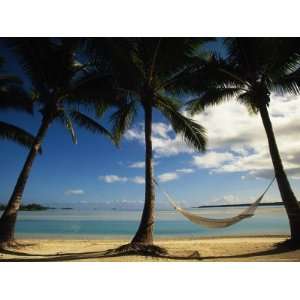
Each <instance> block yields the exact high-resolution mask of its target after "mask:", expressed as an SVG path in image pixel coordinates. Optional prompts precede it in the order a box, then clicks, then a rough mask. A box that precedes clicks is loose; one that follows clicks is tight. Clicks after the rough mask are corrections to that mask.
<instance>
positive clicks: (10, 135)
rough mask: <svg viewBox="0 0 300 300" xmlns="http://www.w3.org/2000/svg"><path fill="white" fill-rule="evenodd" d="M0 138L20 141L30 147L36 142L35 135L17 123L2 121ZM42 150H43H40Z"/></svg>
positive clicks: (19, 142) (20, 143) (22, 144)
mask: <svg viewBox="0 0 300 300" xmlns="http://www.w3.org/2000/svg"><path fill="white" fill-rule="evenodd" d="M0 138H1V139H7V140H10V141H13V142H15V143H18V144H19V145H21V146H24V147H26V148H28V149H30V148H31V147H32V145H33V144H34V140H35V137H34V136H33V135H32V134H31V133H29V132H27V131H25V130H24V129H21V128H19V127H17V126H15V125H12V124H9V123H5V122H1V121H0ZM40 152H41V150H40Z"/></svg>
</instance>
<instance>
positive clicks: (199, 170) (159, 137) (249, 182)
mask: <svg viewBox="0 0 300 300" xmlns="http://www.w3.org/2000/svg"><path fill="white" fill-rule="evenodd" d="M218 47H219V44H218V45H217V48H218ZM0 55H2V56H5V57H6V59H7V61H8V62H9V63H8V64H7V65H6V70H7V71H8V72H10V73H14V74H18V75H19V76H21V77H22V78H23V79H24V81H25V85H28V84H29V83H28V81H26V78H24V77H23V75H22V72H21V70H20V69H19V68H18V66H17V64H16V63H15V62H14V60H13V59H12V57H11V56H10V55H9V54H8V53H7V52H6V51H4V50H3V49H2V50H1V53H0ZM272 99H273V100H274V101H272V103H274V105H271V107H270V111H271V117H272V120H273V122H274V127H275V131H276V130H277V133H278V143H279V146H280V149H281V150H282V155H283V158H284V161H285V164H286V167H287V169H288V173H289V174H290V177H291V183H292V185H293V187H294V189H295V191H296V194H297V196H298V198H299V191H300V189H299V178H300V150H299V149H300V147H299V146H300V145H299V142H297V134H298V133H299V129H300V128H299V126H300V111H299V108H298V107H300V106H299V104H298V103H299V100H300V99H299V97H279V96H277V95H272ZM275 104H276V105H275ZM279 112H280V113H279ZM0 119H1V120H2V121H7V122H11V123H14V124H16V125H19V126H21V127H24V128H26V129H27V130H28V131H30V132H32V133H36V131H37V129H38V126H39V123H40V115H39V114H38V113H35V115H34V116H33V117H32V116H28V115H25V114H22V113H15V112H1V113H0ZM195 119H196V120H197V121H199V122H200V123H201V124H202V125H204V126H205V127H206V128H207V130H208V137H209V148H208V152H207V153H206V154H204V155H200V154H199V153H195V152H191V151H190V149H188V148H187V147H185V146H184V144H182V143H180V137H176V136H175V135H174V133H173V132H172V130H171V129H170V127H169V125H168V124H167V123H166V121H165V119H164V118H162V117H161V116H160V115H159V114H158V113H155V116H154V126H153V128H154V129H153V139H154V142H153V144H154V153H155V162H156V165H155V174H156V177H158V179H159V180H160V182H161V185H162V186H163V187H164V188H165V189H167V190H168V191H169V192H171V193H172V195H173V196H174V197H175V198H176V199H178V200H179V202H182V203H183V204H184V205H186V206H193V205H198V204H199V205H200V204H204V203H224V202H225V203H233V202H248V201H252V200H253V199H254V197H256V196H257V195H258V194H259V193H261V192H262V191H263V189H264V188H265V187H266V185H267V184H268V182H269V181H270V178H271V177H272V176H273V175H272V166H271V161H270V157H269V155H268V149H267V144H266V139H265V133H264V131H263V128H262V124H261V121H260V119H259V118H258V117H255V116H249V115H248V114H247V111H246V109H245V108H244V107H241V106H240V105H238V104H236V103H234V102H231V103H228V104H224V105H222V106H218V107H217V108H213V109H208V110H207V111H206V112H205V114H202V115H198V116H196V117H195ZM104 125H105V126H107V127H109V124H108V123H107V122H104ZM142 129H143V128H142V116H139V118H138V120H137V122H136V123H135V126H134V127H133V128H131V129H130V130H129V132H127V133H126V135H125V137H124V139H123V141H122V143H121V147H120V148H119V149H117V148H116V147H114V146H113V145H112V144H111V142H109V141H108V140H107V139H105V138H104V137H102V136H97V135H93V134H91V133H89V132H87V131H85V130H83V129H80V128H76V132H77V136H78V144H77V145H74V144H72V140H71V138H70V135H69V133H68V132H67V130H66V129H65V128H63V126H62V125H60V124H59V123H55V124H53V125H52V126H51V128H50V129H49V131H48V134H47V137H46V139H45V141H44V144H43V154H42V155H39V156H38V157H37V159H36V161H35V162H34V165H33V169H32V172H31V174H30V178H29V181H28V184H27V186H26V190H25V194H24V201H25V202H38V203H47V204H51V203H52V204H57V203H59V204H62V205H63V206H69V205H74V204H84V205H96V204H97V205H99V206H100V207H105V208H112V207H121V208H128V209H132V208H140V207H141V206H142V202H143V199H144V185H143V182H142V181H143V176H144V168H143V166H142V162H143V160H144V145H143V135H142V131H143V130H142ZM0 144H1V146H0V153H1V155H0V166H1V168H0V178H1V181H0V202H1V203H5V202H6V201H7V200H8V199H9V196H10V194H11V192H12V189H13V186H14V184H15V182H16V178H17V176H18V174H19V172H20V170H21V168H22V165H23V163H24V160H25V157H26V154H27V150H26V149H24V148H22V147H20V146H19V145H16V144H14V143H12V142H9V141H3V140H1V141H0ZM157 195H158V207H160V208H162V207H169V206H168V203H167V202H166V201H165V200H164V199H163V197H162V195H161V194H160V193H158V194H157ZM279 200H280V198H279V193H278V190H277V186H276V185H275V186H274V187H273V188H272V189H271V191H270V193H269V194H268V196H267V197H266V201H279Z"/></svg>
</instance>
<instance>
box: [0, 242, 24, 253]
mask: <svg viewBox="0 0 300 300" xmlns="http://www.w3.org/2000/svg"><path fill="white" fill-rule="evenodd" d="M21 246H22V245H21V244H19V243H18V242H17V241H16V240H11V241H2V242H1V241H0V251H1V250H5V249H7V248H14V249H17V248H19V247H21Z"/></svg>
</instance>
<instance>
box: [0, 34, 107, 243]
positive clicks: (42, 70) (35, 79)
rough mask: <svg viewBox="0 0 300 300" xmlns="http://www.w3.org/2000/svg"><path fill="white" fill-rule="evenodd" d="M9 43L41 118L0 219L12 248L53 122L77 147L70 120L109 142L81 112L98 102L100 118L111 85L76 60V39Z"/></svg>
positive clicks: (1, 235)
mask: <svg viewBox="0 0 300 300" xmlns="http://www.w3.org/2000/svg"><path fill="white" fill-rule="evenodd" d="M8 44H9V47H10V48H11V49H12V51H13V52H14V53H15V55H16V57H17V59H18V60H19V63H20V64H21V66H22V67H23V69H24V71H25V73H26V75H27V76H28V77H29V78H30V80H31V83H32V90H33V91H32V94H33V98H34V101H35V103H36V105H37V106H39V112H40V113H41V117H42V119H41V125H40V128H39V129H38V132H37V134H36V137H35V139H34V144H33V145H32V147H31V149H30V151H29V154H28V156H27V159H26V161H25V163H24V166H23V168H22V171H21V173H20V175H19V177H18V180H17V182H16V185H15V187H14V190H13V193H12V195H11V197H10V200H9V202H8V204H7V207H6V209H5V210H4V212H3V214H2V216H1V219H0V243H1V244H2V247H3V246H6V245H13V244H14V228H15V223H16V218H17V213H18V210H19V207H20V204H21V199H22V195H23V191H24V188H25V185H26V182H27V179H28V176H29V173H30V170H31V168H32V164H33V162H34V159H35V157H36V154H37V152H38V151H39V150H40V147H41V144H42V142H43V140H44V138H45V135H46V133H47V130H48V129H49V127H50V125H51V124H52V123H53V122H54V121H56V120H57V121H60V122H62V123H63V124H64V125H65V126H66V127H67V129H68V130H69V131H70V133H71V135H72V139H73V142H76V135H75V132H74V129H73V126H72V121H73V122H75V123H76V124H78V125H79V126H82V127H84V128H86V129H88V130H90V131H92V132H94V133H99V134H103V135H105V136H107V137H111V135H110V133H109V132H108V131H107V130H106V129H105V128H104V127H103V126H101V125H100V124H98V123H97V122H96V121H94V120H93V119H92V118H90V117H88V116H87V115H85V114H84V113H82V112H80V111H79V108H80V107H82V105H87V106H89V104H90V103H93V107H94V106H95V104H94V103H95V100H98V102H97V103H98V106H97V107H98V114H100V113H102V112H103V108H105V107H107V106H108V104H109V103H110V100H108V98H106V95H105V90H106V88H108V87H109V82H110V81H109V76H108V74H107V73H102V74H100V72H99V70H97V72H96V70H94V68H92V67H90V65H89V64H82V63H80V60H78V58H77V56H76V49H77V47H78V44H79V41H78V40H77V39H72V38H62V39H51V38H17V39H10V40H8ZM101 99H103V100H102V101H101ZM101 104H102V105H101Z"/></svg>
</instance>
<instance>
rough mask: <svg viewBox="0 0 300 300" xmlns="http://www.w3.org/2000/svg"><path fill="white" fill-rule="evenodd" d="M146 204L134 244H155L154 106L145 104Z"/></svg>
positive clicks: (133, 240)
mask: <svg viewBox="0 0 300 300" xmlns="http://www.w3.org/2000/svg"><path fill="white" fill-rule="evenodd" d="M144 111H145V145H146V152H145V155H146V164H145V203H144V209H143V214H142V219H141V223H140V225H139V228H138V230H137V232H136V234H135V236H134V238H133V239H132V242H131V243H133V244H135V243H140V244H146V245H152V244H153V227H154V202H155V192H154V184H153V162H152V160H153V158H152V137H151V135H152V106H151V105H149V104H145V106H144Z"/></svg>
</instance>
